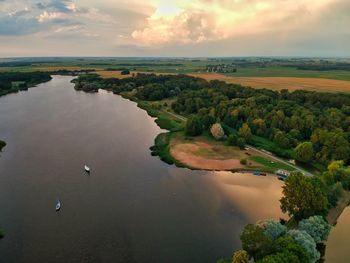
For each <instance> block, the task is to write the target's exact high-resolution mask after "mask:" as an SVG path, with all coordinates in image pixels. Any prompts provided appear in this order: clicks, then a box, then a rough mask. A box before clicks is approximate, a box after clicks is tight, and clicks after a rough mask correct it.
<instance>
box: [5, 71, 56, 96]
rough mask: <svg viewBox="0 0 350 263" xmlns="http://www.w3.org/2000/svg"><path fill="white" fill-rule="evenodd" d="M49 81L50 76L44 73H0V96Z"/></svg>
mask: <svg viewBox="0 0 350 263" xmlns="http://www.w3.org/2000/svg"><path fill="white" fill-rule="evenodd" d="M50 79H51V76H50V74H49V73H45V72H2V73H0V96H2V95H5V94H8V93H12V92H17V91H19V90H26V89H28V88H29V87H32V86H35V85H37V84H39V83H42V82H45V81H49V80H50Z"/></svg>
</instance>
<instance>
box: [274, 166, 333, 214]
mask: <svg viewBox="0 0 350 263" xmlns="http://www.w3.org/2000/svg"><path fill="white" fill-rule="evenodd" d="M325 192H326V191H325V189H324V185H323V184H322V182H321V181H320V180H319V179H318V178H310V177H306V176H304V175H303V174H301V173H299V172H296V173H292V174H291V175H290V176H288V177H287V179H286V180H285V185H284V186H283V197H282V198H281V200H280V202H281V209H282V211H283V212H284V213H288V214H289V215H290V216H294V217H295V218H296V219H302V218H307V217H309V216H311V215H315V214H323V213H324V212H325V211H326V209H327V205H328V200H327V195H326V193H325Z"/></svg>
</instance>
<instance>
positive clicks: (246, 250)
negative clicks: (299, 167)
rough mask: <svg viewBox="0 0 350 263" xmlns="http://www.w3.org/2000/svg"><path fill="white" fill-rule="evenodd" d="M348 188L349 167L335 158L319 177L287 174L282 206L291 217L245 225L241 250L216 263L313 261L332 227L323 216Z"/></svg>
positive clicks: (316, 258)
mask: <svg viewBox="0 0 350 263" xmlns="http://www.w3.org/2000/svg"><path fill="white" fill-rule="evenodd" d="M349 190H350V170H349V168H347V167H344V163H343V161H334V162H332V163H331V164H330V165H329V166H328V170H327V171H326V172H324V173H323V175H322V176H314V177H305V176H304V175H302V174H300V173H294V174H292V175H291V176H289V177H288V178H287V179H286V181H285V185H284V186H283V197H282V198H281V200H280V203H281V209H282V211H283V212H285V213H288V215H289V216H290V220H289V221H288V222H286V221H285V220H280V222H279V221H276V220H272V219H267V220H262V221H259V222H257V223H256V224H249V225H247V226H246V227H245V228H244V230H243V232H242V234H241V236H240V237H241V241H242V248H243V249H242V250H239V251H236V252H235V253H234V255H233V257H232V259H230V260H228V259H227V260H226V259H222V260H220V261H218V263H219V262H220V263H248V262H251V260H252V259H253V262H257V263H279V262H281V263H284V262H286V263H287V262H288V263H290V262H295V263H298V262H305V263H315V262H317V261H318V260H320V258H321V256H322V254H323V253H324V248H325V247H324V241H326V240H327V237H328V235H329V233H330V230H331V225H330V223H334V222H327V220H326V216H327V214H328V213H329V210H330V209H332V208H334V207H335V206H336V205H337V202H338V201H339V199H340V198H341V197H342V195H343V194H344V191H349Z"/></svg>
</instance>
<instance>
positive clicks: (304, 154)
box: [295, 142, 314, 163]
mask: <svg viewBox="0 0 350 263" xmlns="http://www.w3.org/2000/svg"><path fill="white" fill-rule="evenodd" d="M313 157H314V149H313V146H312V143H311V142H303V143H300V144H298V146H297V147H296V148H295V159H296V160H298V161H299V162H303V163H307V162H311V161H312V159H313Z"/></svg>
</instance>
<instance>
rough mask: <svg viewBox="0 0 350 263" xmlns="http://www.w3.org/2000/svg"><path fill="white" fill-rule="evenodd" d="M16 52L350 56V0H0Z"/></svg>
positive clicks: (0, 27) (0, 46)
mask: <svg viewBox="0 0 350 263" xmlns="http://www.w3.org/2000/svg"><path fill="white" fill-rule="evenodd" d="M17 56H115V57H120V56H133V57H139V56H142V57H154V56H165V57H215V56H323V57H329V56H346V57H350V0H139V1H137V0H0V57H17Z"/></svg>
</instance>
